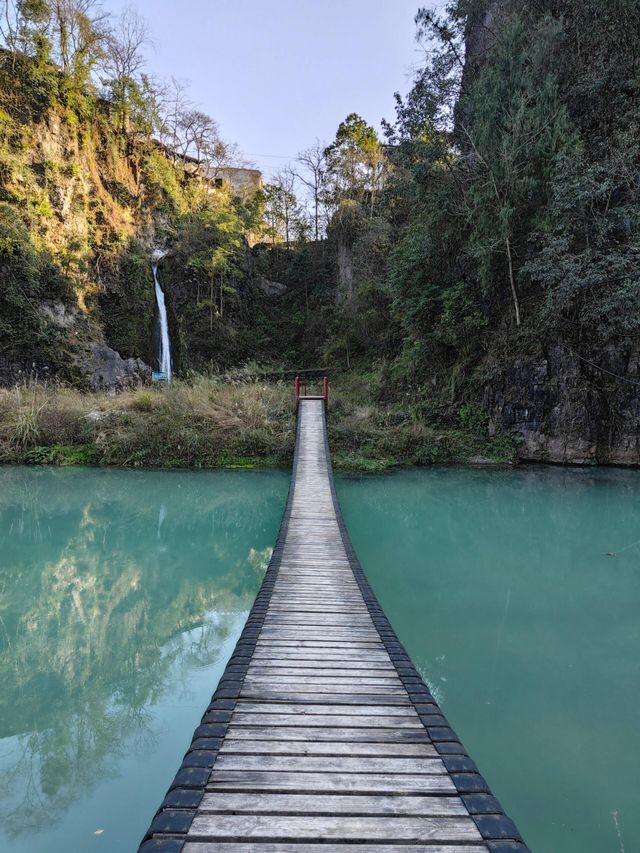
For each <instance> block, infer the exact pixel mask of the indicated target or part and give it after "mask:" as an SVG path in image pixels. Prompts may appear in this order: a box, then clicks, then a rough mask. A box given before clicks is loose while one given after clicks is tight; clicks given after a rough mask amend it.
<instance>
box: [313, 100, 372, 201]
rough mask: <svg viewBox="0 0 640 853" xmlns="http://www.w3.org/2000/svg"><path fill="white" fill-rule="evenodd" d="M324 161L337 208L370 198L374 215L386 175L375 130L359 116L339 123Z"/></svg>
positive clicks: (350, 116)
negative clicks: (343, 203)
mask: <svg viewBox="0 0 640 853" xmlns="http://www.w3.org/2000/svg"><path fill="white" fill-rule="evenodd" d="M325 157H326V161H327V173H328V178H329V195H330V197H331V198H332V201H333V204H334V206H338V205H339V203H340V201H341V200H343V199H351V200H354V201H358V202H360V203H364V202H365V200H367V198H368V200H369V203H370V209H371V213H373V206H374V200H375V196H376V193H377V192H378V191H379V190H380V189H381V186H382V180H383V174H384V152H383V148H382V145H381V144H380V140H379V139H378V135H377V133H376V132H375V130H374V128H373V127H371V126H370V125H368V124H367V123H366V121H365V120H364V119H363V118H361V117H360V116H359V115H358V114H357V113H351V114H350V115H348V116H347V118H346V119H345V121H343V122H341V123H340V125H339V127H338V130H337V133H336V138H335V140H334V142H333V143H332V144H331V145H329V146H328V147H327V148H326V150H325Z"/></svg>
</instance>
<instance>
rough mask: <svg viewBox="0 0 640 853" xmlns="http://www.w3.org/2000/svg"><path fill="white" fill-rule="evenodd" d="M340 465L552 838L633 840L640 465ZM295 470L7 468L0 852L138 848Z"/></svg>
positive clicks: (554, 844) (620, 846)
mask: <svg viewBox="0 0 640 853" xmlns="http://www.w3.org/2000/svg"><path fill="white" fill-rule="evenodd" d="M337 485H338V492H339V495H340V499H341V501H342V505H343V509H344V515H345V519H346V521H347V524H348V527H349V530H350V532H351V534H352V538H353V540H354V543H355V545H356V548H357V550H358V553H359V555H360V557H361V560H362V563H363V565H364V567H365V569H366V571H367V573H368V575H369V577H370V579H371V581H372V584H373V586H374V588H375V590H376V592H377V594H378V596H379V598H380V600H381V603H382V604H383V606H384V607H385V609H386V611H387V614H388V616H389V618H390V619H391V621H392V623H393V625H394V627H395V628H396V630H397V632H398V634H399V635H400V638H401V639H402V640H403V642H404V643H405V644H406V646H407V649H408V651H409V653H410V654H411V655H412V657H413V658H414V660H415V662H416V664H417V665H418V667H419V668H420V670H421V672H422V673H423V675H424V676H425V678H426V679H427V681H428V682H429V684H430V685H431V687H432V689H433V691H434V693H435V694H436V695H437V697H438V699H439V701H440V702H441V703H442V706H443V708H444V710H445V712H446V714H447V715H448V717H449V719H450V721H451V723H452V725H453V726H454V727H455V728H456V729H457V731H458V734H459V735H460V737H461V738H462V740H463V742H464V743H465V745H466V747H467V749H468V750H469V752H470V753H471V755H472V756H473V758H474V759H475V760H476V761H477V763H478V764H479V766H480V769H481V770H482V772H483V773H484V774H485V776H486V777H487V780H488V781H489V783H490V785H491V786H492V788H493V789H494V792H495V793H496V795H497V796H498V797H499V798H500V799H501V800H502V802H503V804H504V806H505V808H506V809H507V811H508V812H509V813H510V814H511V815H512V816H513V817H514V819H515V820H516V821H517V823H518V825H519V826H520V828H521V830H522V832H523V834H524V835H525V837H526V839H527V841H528V842H529V844H530V845H531V848H532V849H533V850H534V851H535V853H608V851H611V853H621V851H625V853H630V851H633V850H635V849H638V839H639V838H640V809H639V808H638V803H637V794H636V792H637V790H638V787H639V785H638V783H639V776H640V772H639V771H638V759H637V756H638V755H639V754H640V727H639V726H638V718H639V713H638V708H639V707H640V474H638V473H637V472H624V471H615V470H594V469H589V470H560V469H554V468H533V469H524V468H522V469H517V470H504V471H498V470H462V469H431V470H422V471H409V472H404V471H403V472H398V473H395V474H391V475H386V476H380V477H364V478H353V477H342V478H339V479H338V484H337ZM287 488H288V473H286V472H269V473H257V472H246V471H237V472H126V471H102V470H80V469H72V470H52V469H36V468H0V685H1V686H2V690H1V691H0V850H5V849H7V850H11V851H12V853H45V851H46V853H68V851H70V850H72V851H74V853H75V851H80V853H83V851H94V850H95V851H101V853H124V851H129V850H131V851H134V850H135V849H136V845H137V843H138V841H139V840H140V837H141V835H142V834H143V832H144V830H145V829H146V828H147V826H148V824H149V821H150V819H151V816H152V815H153V813H154V812H155V809H156V808H157V806H158V804H159V802H160V800H161V799H162V797H163V795H164V792H165V791H166V788H167V786H168V784H169V782H170V780H171V778H172V777H173V774H174V773H175V771H176V769H177V767H178V764H179V762H180V760H181V758H182V755H183V754H184V751H185V749H186V747H187V745H188V742H189V739H190V737H191V734H192V732H193V729H194V728H195V726H196V725H197V723H198V721H199V719H200V717H201V715H202V712H203V710H204V707H205V706H206V704H207V701H208V699H209V697H210V695H211V693H212V692H213V690H214V689H215V685H216V683H217V680H218V678H219V676H220V674H221V673H222V670H223V668H224V665H225V663H226V660H227V659H228V656H229V654H230V652H231V650H232V649H233V646H234V644H235V641H236V638H237V636H238V634H239V632H240V630H241V628H242V624H243V621H244V619H245V616H246V613H247V611H248V610H249V608H250V606H251V602H252V600H253V597H254V595H255V593H256V591H257V589H258V587H259V584H260V581H261V578H262V574H263V571H264V567H265V565H266V562H267V560H268V557H269V555H270V549H271V547H272V546H273V543H274V541H275V536H276V533H277V529H278V525H279V522H280V517H281V513H282V508H283V506H284V501H285V497H286V492H287ZM609 554H612V555H614V556H609Z"/></svg>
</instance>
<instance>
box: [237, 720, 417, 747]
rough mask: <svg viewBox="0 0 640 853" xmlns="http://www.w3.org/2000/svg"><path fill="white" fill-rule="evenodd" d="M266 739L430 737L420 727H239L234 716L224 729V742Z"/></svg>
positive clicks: (361, 740)
mask: <svg viewBox="0 0 640 853" xmlns="http://www.w3.org/2000/svg"><path fill="white" fill-rule="evenodd" d="M256 738H258V739H261V738H265V739H266V738H268V739H269V740H286V741H317V742H320V741H324V742H327V743H336V744H338V743H341V742H344V743H393V744H401V743H430V740H429V736H428V735H427V732H426V731H425V729H424V728H423V727H422V726H415V727H414V728H404V729H398V728H396V727H395V726H394V727H389V726H387V727H384V726H375V727H372V728H355V727H351V726H348V725H344V724H343V725H341V726H305V725H301V726H282V725H262V726H243V725H239V724H238V722H237V719H236V717H235V716H234V718H233V720H232V722H231V725H230V726H229V728H228V729H227V736H226V738H225V743H228V742H229V741H231V740H234V739H235V740H254V739H256Z"/></svg>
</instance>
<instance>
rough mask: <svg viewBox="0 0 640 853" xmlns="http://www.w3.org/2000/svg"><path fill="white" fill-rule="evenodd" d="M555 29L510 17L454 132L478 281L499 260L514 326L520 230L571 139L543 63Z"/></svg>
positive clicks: (545, 22)
mask: <svg viewBox="0 0 640 853" xmlns="http://www.w3.org/2000/svg"><path fill="white" fill-rule="evenodd" d="M561 35H562V27H561V24H560V22H559V21H556V20H554V19H552V18H550V17H548V16H545V17H543V18H542V19H541V20H540V21H539V22H537V23H536V25H535V26H534V28H533V29H532V30H531V29H529V28H528V27H527V26H526V25H525V22H524V20H523V19H522V18H521V17H519V16H513V17H511V18H510V19H508V21H507V22H506V23H505V24H504V25H503V26H502V28H501V29H500V31H499V33H498V35H497V37H496V41H495V44H494V46H493V49H492V51H491V56H490V58H489V60H488V61H487V64H486V66H485V68H484V69H483V71H482V73H481V74H480V75H479V77H478V79H477V80H476V81H475V83H474V84H473V85H472V87H471V90H470V92H469V93H468V94H466V95H464V96H463V98H462V112H463V120H462V122H461V136H462V138H463V140H465V141H466V143H467V154H466V157H467V162H468V164H469V177H468V186H467V188H466V192H465V194H464V200H463V204H464V213H465V216H466V219H467V221H468V223H469V226H470V251H471V253H472V254H473V255H474V256H475V257H476V258H477V259H478V261H479V271H480V277H481V281H482V283H483V285H484V286H485V287H490V286H491V284H492V281H493V276H494V274H495V271H496V261H498V262H499V259H500V258H502V259H503V262H504V268H505V273H506V278H507V281H508V284H509V289H510V292H511V299H512V302H513V311H514V316H515V322H516V325H517V326H519V325H520V323H521V308H520V298H519V294H518V284H517V273H518V265H519V263H520V262H521V261H520V258H521V257H522V255H523V254H524V249H525V247H524V243H525V240H526V235H527V234H528V232H529V228H530V225H531V222H532V221H533V218H534V217H535V215H536V214H537V212H538V211H539V210H540V209H541V208H542V207H543V206H544V204H545V203H546V201H547V197H548V187H549V181H550V178H551V175H552V172H553V167H554V162H555V159H556V157H557V156H558V155H559V153H560V152H562V151H567V150H569V149H570V148H571V146H572V145H573V144H574V141H573V138H572V136H571V133H570V129H569V121H568V117H567V112H566V109H565V107H564V105H563V104H562V102H561V100H560V96H559V89H558V80H557V76H556V74H555V73H554V72H553V70H552V68H551V67H550V59H551V58H552V57H553V56H554V55H555V54H556V53H557V51H558V49H559V45H560V42H561ZM498 269H499V267H498Z"/></svg>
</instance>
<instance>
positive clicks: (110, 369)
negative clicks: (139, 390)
mask: <svg viewBox="0 0 640 853" xmlns="http://www.w3.org/2000/svg"><path fill="white" fill-rule="evenodd" d="M77 365H78V367H79V369H80V370H81V372H82V373H83V374H84V376H85V379H86V382H87V384H88V385H89V387H90V388H91V390H92V391H121V390H123V389H125V388H135V387H136V386H137V385H146V384H147V383H148V382H151V368H150V367H149V365H148V364H145V362H144V361H142V359H141V358H127V359H124V358H122V357H121V356H120V353H118V352H116V351H115V350H114V349H111V347H108V346H107V345H106V344H102V343H97V342H96V343H92V344H90V345H89V349H88V351H87V353H86V354H85V355H82V356H80V357H79V358H78V359H77Z"/></svg>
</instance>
